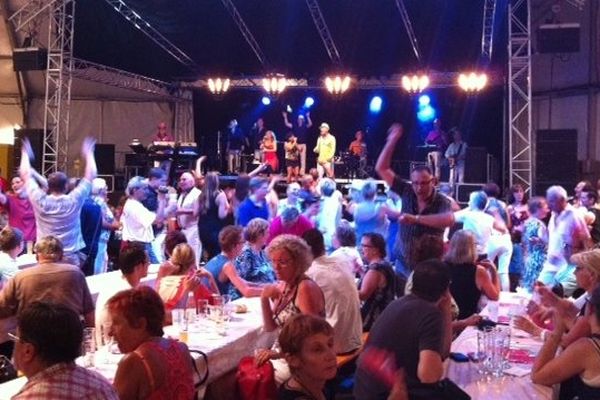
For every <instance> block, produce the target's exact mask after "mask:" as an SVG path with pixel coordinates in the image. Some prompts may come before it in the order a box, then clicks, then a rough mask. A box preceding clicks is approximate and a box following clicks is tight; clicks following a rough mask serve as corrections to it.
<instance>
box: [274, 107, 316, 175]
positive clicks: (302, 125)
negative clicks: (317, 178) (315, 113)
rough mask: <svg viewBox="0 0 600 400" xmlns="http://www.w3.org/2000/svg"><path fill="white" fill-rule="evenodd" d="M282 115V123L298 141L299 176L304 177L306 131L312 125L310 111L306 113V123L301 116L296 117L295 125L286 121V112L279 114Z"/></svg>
mask: <svg viewBox="0 0 600 400" xmlns="http://www.w3.org/2000/svg"><path fill="white" fill-rule="evenodd" d="M281 114H282V115H283V122H284V123H285V126H286V127H287V128H288V129H292V130H293V131H294V135H295V136H296V138H297V140H298V148H299V149H300V175H304V173H305V170H306V142H307V139H308V130H309V129H310V128H311V127H312V125H313V123H312V120H311V119H310V111H307V112H306V121H305V120H304V116H303V115H302V114H300V115H298V119H297V122H296V124H295V125H292V123H291V122H290V121H289V120H288V115H287V112H285V111H284V112H283V113H281Z"/></svg>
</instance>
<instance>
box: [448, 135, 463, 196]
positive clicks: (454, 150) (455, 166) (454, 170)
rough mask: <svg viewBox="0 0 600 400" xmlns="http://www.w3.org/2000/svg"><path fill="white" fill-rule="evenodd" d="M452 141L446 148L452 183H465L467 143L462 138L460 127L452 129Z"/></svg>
mask: <svg viewBox="0 0 600 400" xmlns="http://www.w3.org/2000/svg"><path fill="white" fill-rule="evenodd" d="M450 134H451V135H452V143H450V145H449V146H448V148H447V149H446V154H445V156H446V159H447V160H448V166H449V167H450V184H451V185H454V184H455V183H463V182H464V180H465V158H466V155H467V144H466V143H465V142H463V140H462V134H461V133H460V131H459V130H458V128H452V129H451V130H450Z"/></svg>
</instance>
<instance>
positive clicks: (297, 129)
mask: <svg viewBox="0 0 600 400" xmlns="http://www.w3.org/2000/svg"><path fill="white" fill-rule="evenodd" d="M294 135H295V136H296V138H298V143H299V144H305V143H306V141H307V140H308V127H307V126H306V124H304V125H302V126H300V125H297V124H294Z"/></svg>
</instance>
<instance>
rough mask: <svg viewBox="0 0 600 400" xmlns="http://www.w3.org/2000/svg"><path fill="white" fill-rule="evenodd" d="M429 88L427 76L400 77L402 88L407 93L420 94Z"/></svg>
mask: <svg viewBox="0 0 600 400" xmlns="http://www.w3.org/2000/svg"><path fill="white" fill-rule="evenodd" d="M427 86H429V77H428V76H427V75H412V76H408V75H404V76H403V77H402V87H403V88H404V90H406V91H407V92H409V93H420V92H422V91H423V90H425V89H426V88H427Z"/></svg>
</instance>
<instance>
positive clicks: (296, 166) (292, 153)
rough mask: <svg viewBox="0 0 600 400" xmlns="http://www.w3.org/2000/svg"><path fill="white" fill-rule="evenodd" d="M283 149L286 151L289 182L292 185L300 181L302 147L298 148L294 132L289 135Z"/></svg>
mask: <svg viewBox="0 0 600 400" xmlns="http://www.w3.org/2000/svg"><path fill="white" fill-rule="evenodd" d="M283 147H284V149H285V166H286V167H287V182H288V183H291V182H294V181H296V180H297V179H298V173H299V172H300V147H299V146H298V138H296V136H295V135H294V132H290V133H288V135H287V140H286V142H285V144H284V145H283ZM305 147H306V146H305Z"/></svg>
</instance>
